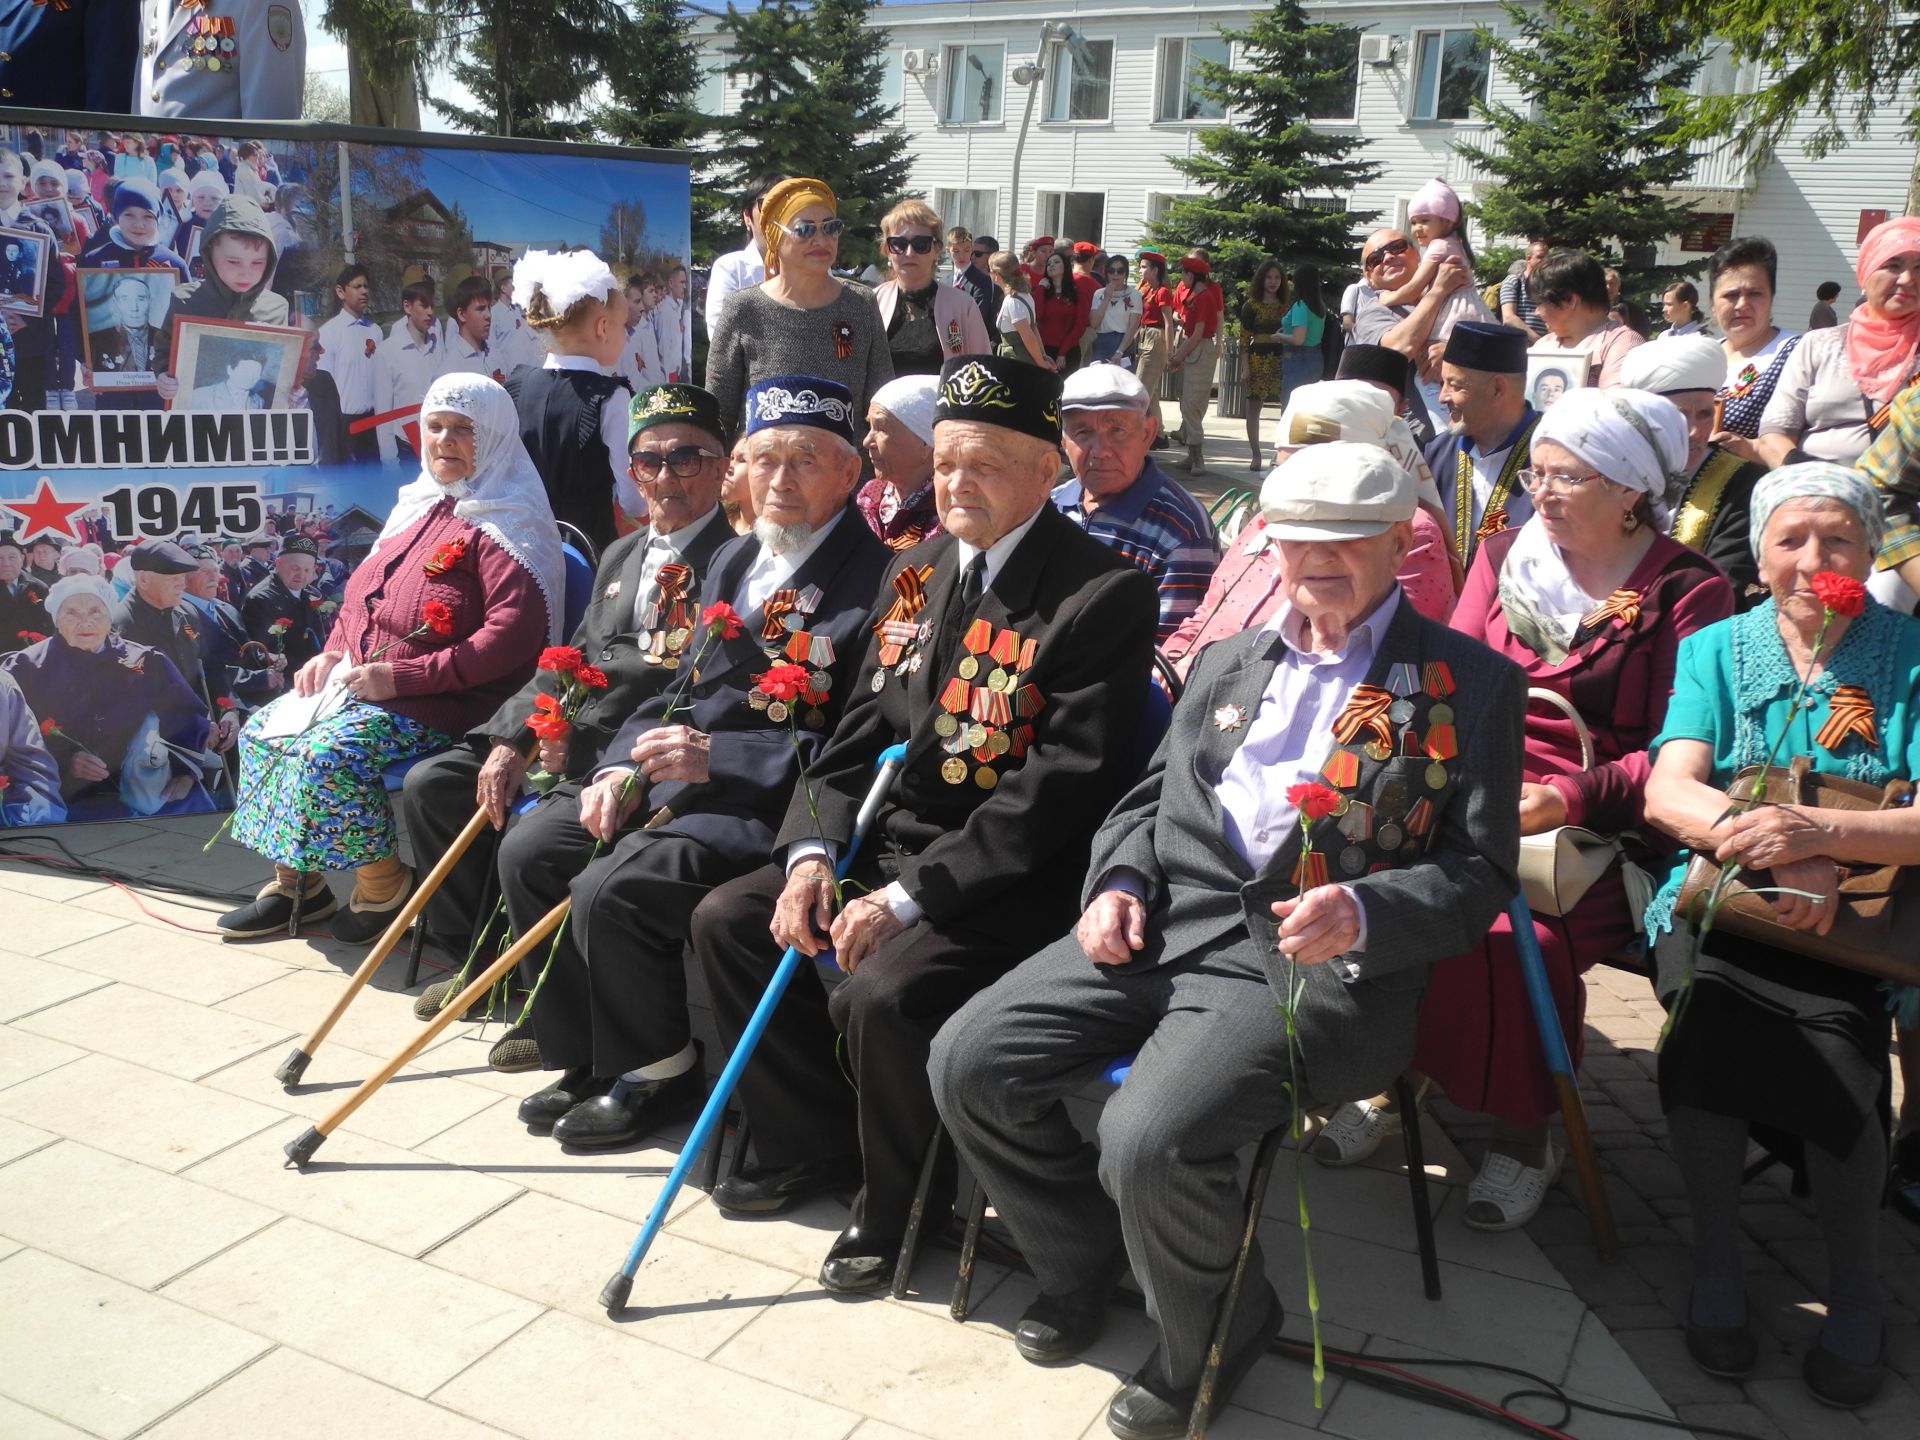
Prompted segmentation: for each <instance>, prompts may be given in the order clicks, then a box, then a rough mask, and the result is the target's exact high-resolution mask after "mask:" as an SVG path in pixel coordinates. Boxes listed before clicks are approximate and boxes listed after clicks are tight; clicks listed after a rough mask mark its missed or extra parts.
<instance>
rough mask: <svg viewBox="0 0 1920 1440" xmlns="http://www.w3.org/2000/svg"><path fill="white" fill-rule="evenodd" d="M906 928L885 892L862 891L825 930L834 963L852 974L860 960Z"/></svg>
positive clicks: (858, 966) (857, 967)
mask: <svg viewBox="0 0 1920 1440" xmlns="http://www.w3.org/2000/svg"><path fill="white" fill-rule="evenodd" d="M906 928H907V927H906V926H905V925H902V924H901V923H900V921H899V919H898V917H896V916H895V915H894V913H893V907H892V906H891V905H889V904H888V903H887V901H886V897H885V896H884V895H862V896H860V897H859V898H858V899H856V900H854V901H852V902H850V903H849V904H848V906H847V908H846V909H845V910H842V911H841V912H840V914H839V915H838V917H836V918H835V920H834V922H833V929H832V930H831V931H830V932H828V933H829V934H830V936H831V938H832V940H833V954H834V960H835V963H837V964H838V965H839V966H840V968H841V970H842V971H844V972H845V973H846V974H848V975H851V974H853V972H854V971H855V970H858V969H859V968H860V962H861V961H863V960H865V959H866V958H867V957H868V956H869V955H871V954H872V953H873V952H874V951H875V950H878V949H879V948H880V947H881V946H882V945H884V944H885V943H886V942H887V941H888V940H891V939H892V938H893V937H894V936H895V935H898V934H899V933H900V932H901V931H902V930H904V929H906Z"/></svg>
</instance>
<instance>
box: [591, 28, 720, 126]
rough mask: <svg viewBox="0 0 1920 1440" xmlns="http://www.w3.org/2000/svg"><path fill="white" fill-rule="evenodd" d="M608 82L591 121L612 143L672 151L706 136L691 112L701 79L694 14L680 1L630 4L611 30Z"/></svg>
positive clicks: (704, 123) (703, 123)
mask: <svg viewBox="0 0 1920 1440" xmlns="http://www.w3.org/2000/svg"><path fill="white" fill-rule="evenodd" d="M606 78H607V92H608V95H609V97H610V103H609V104H606V105H602V106H600V107H598V108H596V109H595V110H594V111H593V114H592V120H593V125H594V128H595V130H596V131H598V132H599V134H600V135H602V136H604V137H605V138H607V139H609V140H612V141H613V142H614V143H615V144H618V145H645V146H650V147H653V148H655V149H662V150H671V149H675V148H678V147H681V146H685V145H691V144H693V143H694V142H695V141H697V140H698V139H699V138H700V137H701V136H702V135H703V134H705V133H706V130H707V121H706V119H705V117H703V116H702V115H701V114H700V112H699V111H698V110H697V109H695V108H694V97H695V95H696V94H697V93H698V92H699V89H700V79H701V75H700V52H699V49H698V47H697V46H696V44H695V43H694V39H693V12H692V11H691V10H689V9H687V8H686V7H685V6H684V5H683V4H682V3H681V0H633V5H632V9H631V10H630V11H629V12H627V13H626V14H623V15H622V17H621V20H620V23H619V25H618V26H617V28H616V30H615V33H614V36H613V59H612V61H611V63H610V64H608V66H607V77H606Z"/></svg>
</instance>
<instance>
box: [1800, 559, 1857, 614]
mask: <svg viewBox="0 0 1920 1440" xmlns="http://www.w3.org/2000/svg"><path fill="white" fill-rule="evenodd" d="M1812 585H1813V593H1814V596H1815V597H1816V598H1817V599H1818V600H1819V601H1820V603H1821V604H1822V605H1824V606H1826V607H1827V609H1829V610H1831V611H1832V612H1833V613H1834V614H1836V615H1844V616H1846V617H1847V618H1848V619H1849V620H1851V619H1852V618H1853V617H1854V616H1856V615H1858V614H1859V613H1860V612H1861V611H1862V610H1864V609H1866V608H1867V587H1866V586H1864V585H1862V584H1861V583H1860V582H1859V581H1858V580H1855V579H1854V578H1853V577H1852V576H1850V575H1836V574H1834V573H1833V571H1831V570H1822V571H1821V572H1820V573H1819V574H1818V575H1815V576H1814V577H1813V581H1812Z"/></svg>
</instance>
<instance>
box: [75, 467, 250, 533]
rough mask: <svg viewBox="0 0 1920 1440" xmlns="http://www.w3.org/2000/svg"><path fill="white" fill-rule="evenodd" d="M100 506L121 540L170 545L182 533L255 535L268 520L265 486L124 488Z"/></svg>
mask: <svg viewBox="0 0 1920 1440" xmlns="http://www.w3.org/2000/svg"><path fill="white" fill-rule="evenodd" d="M100 504H101V505H102V506H104V507H105V509H106V513H107V521H108V524H109V525H110V526H111V527H112V530H113V533H114V536H115V538H116V539H120V540H132V539H135V538H136V537H139V536H145V537H146V538H148V539H152V540H162V539H166V540H170V539H172V538H173V537H175V536H176V535H178V534H180V532H181V531H183V530H187V531H194V532H197V533H199V534H202V535H218V534H221V533H222V532H224V533H226V534H228V535H251V534H253V533H254V532H256V531H258V530H259V529H260V527H261V524H262V522H263V521H264V520H265V518H266V513H265V511H264V509H263V508H262V506H261V503H260V487H259V486H258V485H256V484H254V483H253V482H252V481H250V480H247V481H232V482H229V483H224V484H218V485H189V486H184V487H181V486H173V485H122V486H121V487H120V488H119V489H118V490H109V491H108V492H107V493H106V494H104V495H102V496H101V497H100Z"/></svg>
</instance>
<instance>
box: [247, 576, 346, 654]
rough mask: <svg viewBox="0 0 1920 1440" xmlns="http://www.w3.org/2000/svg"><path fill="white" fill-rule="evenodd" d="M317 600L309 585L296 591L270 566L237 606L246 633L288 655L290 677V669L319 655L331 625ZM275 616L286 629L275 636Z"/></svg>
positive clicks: (316, 593) (315, 593)
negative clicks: (283, 622) (323, 617)
mask: <svg viewBox="0 0 1920 1440" xmlns="http://www.w3.org/2000/svg"><path fill="white" fill-rule="evenodd" d="M319 603H320V594H319V592H318V591H317V590H315V589H313V588H312V587H311V586H309V587H308V588H307V589H305V590H301V591H298V592H295V591H293V590H290V589H288V588H287V582H286V581H284V580H282V579H281V578H280V576H279V575H278V574H277V573H275V572H274V571H271V570H269V571H268V572H267V578H266V579H264V580H262V581H261V582H260V583H259V584H257V585H255V586H254V587H253V589H251V590H249V591H248V592H247V601H246V604H244V605H242V606H241V607H240V614H241V616H242V617H243V618H244V619H245V620H246V622H247V634H248V635H249V636H250V637H251V638H253V639H255V640H258V641H259V642H260V643H261V644H262V645H265V646H266V647H267V649H268V650H270V651H273V652H274V653H276V654H281V655H285V656H286V657H287V668H286V671H285V672H284V674H285V676H286V678H287V679H288V680H289V681H291V680H292V678H293V672H294V671H295V670H298V669H299V668H300V667H301V666H302V665H304V664H306V663H307V661H309V660H311V659H313V657H314V656H316V655H318V654H319V653H320V647H321V646H323V645H325V644H326V643H327V631H328V629H329V628H330V626H329V625H328V622H327V621H325V620H324V619H322V618H321V616H320V615H319V614H318V612H317V610H316V608H315V607H317V606H318V605H319ZM276 620H285V621H286V622H287V630H286V633H285V634H283V635H280V636H278V637H276V636H275V635H274V634H273V633H272V626H273V623H274V622H275V621H276Z"/></svg>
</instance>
